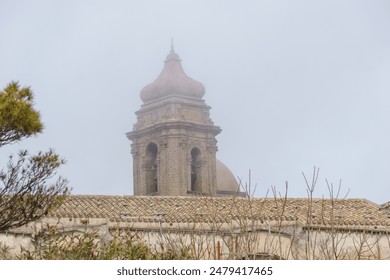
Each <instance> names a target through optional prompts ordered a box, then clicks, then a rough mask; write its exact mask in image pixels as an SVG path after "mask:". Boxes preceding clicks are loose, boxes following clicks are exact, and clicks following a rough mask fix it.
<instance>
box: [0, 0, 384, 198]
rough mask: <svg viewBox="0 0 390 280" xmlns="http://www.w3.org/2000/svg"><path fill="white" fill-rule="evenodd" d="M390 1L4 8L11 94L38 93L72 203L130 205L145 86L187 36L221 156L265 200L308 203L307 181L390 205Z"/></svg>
mask: <svg viewBox="0 0 390 280" xmlns="http://www.w3.org/2000/svg"><path fill="white" fill-rule="evenodd" d="M389 30H390V1H388V0H382V1H380V0H367V1H359V0H350V1H347V0H346V1H341V0H335V1H333V0H326V1H311V0H306V1H304V0H299V1H291V0H284V1H282V0H281V1H260V0H253V1H245V0H244V1H242V0H241V1H226V0H224V1H222V0H221V1H210V0H208V1H204V0H194V1H179V0H176V1H173V0H167V1H151V0H138V1H130V0H129V1H125V0H123V1H119V0H106V1H96V0H94V1H92V0H90V1H81V0H72V1H69V0H68V1H53V0H46V1H44V0H36V1H34V0H33V1H30V0H25V1H22V0H0V87H1V88H4V87H5V86H6V85H7V83H9V82H10V81H12V80H17V81H19V82H20V83H21V84H22V85H24V86H31V88H32V89H33V91H34V93H35V98H36V99H35V104H36V106H35V107H36V108H37V109H38V110H39V111H40V112H41V117H42V121H43V122H44V124H45V130H44V132H43V134H41V135H39V136H37V137H34V138H32V139H29V140H26V141H22V142H20V143H18V144H15V145H12V146H6V147H3V148H2V149H1V151H0V157H1V158H0V163H1V166H4V165H5V158H6V156H7V155H9V154H10V153H13V152H15V151H18V150H20V149H29V150H30V152H31V153H36V152H38V151H39V150H47V149H49V148H50V147H51V148H54V150H55V151H56V152H57V153H59V154H60V155H61V156H62V157H64V158H65V159H66V160H67V164H66V166H64V167H63V168H61V170H60V172H59V173H60V174H61V175H63V176H64V177H66V178H68V180H69V181H70V185H71V187H72V188H73V191H72V193H73V194H104V195H131V194H132V193H133V186H132V157H131V153H130V144H131V142H130V141H129V140H128V139H127V138H126V136H125V133H126V132H128V131H131V130H132V127H133V124H134V123H135V122H136V116H135V111H137V110H138V109H139V108H140V106H141V104H142V101H141V99H140V97H139V93H140V91H141V89H142V88H143V87H144V86H146V85H147V84H148V83H150V82H152V81H154V80H155V79H156V78H157V76H158V75H159V73H160V71H161V70H162V68H163V61H164V60H165V57H166V55H167V54H168V52H169V50H170V42H171V38H172V37H173V38H174V45H175V50H176V52H177V53H178V54H179V55H180V58H181V59H182V65H183V68H184V70H185V72H186V73H187V75H188V76H190V77H191V78H193V79H195V80H197V81H199V82H201V83H202V84H203V85H204V86H205V88H206V94H205V96H204V99H205V100H206V103H207V104H208V105H210V106H211V107H212V109H211V117H212V119H213V120H214V123H215V125H218V126H220V127H221V128H222V133H221V134H220V135H218V136H217V140H218V148H219V151H218V154H217V157H218V158H219V159H220V160H221V161H223V162H224V163H225V164H226V165H227V166H229V168H230V169H231V170H232V172H233V173H234V175H235V176H238V177H240V178H242V180H243V181H244V182H246V181H248V170H249V169H250V170H251V173H252V176H251V177H252V178H251V181H252V183H253V185H254V184H255V183H256V184H257V190H256V194H255V195H256V196H257V197H262V196H264V195H265V194H266V192H267V190H268V189H269V188H270V187H271V186H275V187H276V188H277V189H278V190H280V191H281V192H283V190H284V184H285V181H288V184H289V190H288V196H289V197H305V196H306V189H305V182H304V179H303V176H302V172H304V173H305V174H306V175H307V176H309V177H310V176H311V174H312V172H313V168H314V166H316V167H319V168H320V177H319V180H318V185H317V189H316V191H315V196H316V197H322V196H323V195H324V196H325V197H327V196H328V190H327V187H326V183H325V178H327V179H328V181H330V182H333V183H334V184H335V185H338V184H339V180H340V179H341V180H342V190H341V196H343V195H345V194H346V192H347V191H348V189H349V190H350V191H349V194H348V197H349V198H366V199H369V200H371V201H373V202H375V203H379V204H381V203H384V202H386V201H389V200H390V180H389V179H388V177H389V176H388V175H389V174H390V110H389V104H390V97H389V96H390V36H389V34H390V33H389Z"/></svg>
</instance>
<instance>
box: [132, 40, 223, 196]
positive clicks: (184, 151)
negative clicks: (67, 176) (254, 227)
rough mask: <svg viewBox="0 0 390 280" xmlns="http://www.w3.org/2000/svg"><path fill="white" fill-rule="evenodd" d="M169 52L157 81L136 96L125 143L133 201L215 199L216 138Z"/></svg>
mask: <svg viewBox="0 0 390 280" xmlns="http://www.w3.org/2000/svg"><path fill="white" fill-rule="evenodd" d="M204 93H205V89H204V86H203V85H202V84H201V83H199V82H197V81H195V80H193V79H191V78H190V77H188V76H187V75H186V74H185V73H184V71H183V68H182V66H181V60H180V58H179V56H178V55H177V54H176V53H175V51H174V49H173V46H171V52H170V53H169V55H168V56H167V58H166V60H165V65H164V68H163V70H162V72H161V74H160V76H159V77H158V78H157V79H156V80H155V81H154V82H153V83H151V84H149V85H147V86H145V87H144V88H143V89H142V91H141V99H142V101H143V104H142V106H141V109H140V110H139V111H137V112H136V115H137V123H136V124H135V125H134V128H133V131H131V132H128V133H127V137H128V138H129V139H130V140H131V141H132V142H133V144H132V150H131V152H132V155H133V180H134V195H166V196H187V195H211V196H215V195H217V182H216V180H217V179H216V152H217V145H216V144H217V141H216V139H215V136H216V135H217V134H219V133H220V132H221V129H220V128H219V127H218V126H215V125H214V123H213V121H212V120H211V119H210V117H209V111H210V107H209V106H207V104H206V103H205V101H204V100H203V99H202V97H203V95H204Z"/></svg>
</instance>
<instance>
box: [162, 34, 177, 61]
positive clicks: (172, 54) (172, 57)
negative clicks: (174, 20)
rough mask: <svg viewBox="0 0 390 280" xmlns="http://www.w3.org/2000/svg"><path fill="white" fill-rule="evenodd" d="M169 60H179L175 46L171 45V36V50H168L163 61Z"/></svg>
mask: <svg viewBox="0 0 390 280" xmlns="http://www.w3.org/2000/svg"><path fill="white" fill-rule="evenodd" d="M170 60H177V61H180V58H179V56H178V55H177V54H176V53H175V48H174V46H173V37H172V38H171V51H170V52H169V54H168V56H167V59H166V60H165V62H167V61H170Z"/></svg>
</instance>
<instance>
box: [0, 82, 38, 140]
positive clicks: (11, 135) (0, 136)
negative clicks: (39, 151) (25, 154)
mask: <svg viewBox="0 0 390 280" xmlns="http://www.w3.org/2000/svg"><path fill="white" fill-rule="evenodd" d="M33 105H34V103H33V92H32V90H31V89H30V88H29V87H24V88H21V87H20V85H19V83H18V82H11V83H9V84H8V85H7V87H6V88H5V89H4V90H3V91H0V147H1V146H4V145H6V144H10V143H13V142H17V141H20V140H22V139H23V138H26V137H29V136H32V135H36V134H38V133H40V132H41V131H42V129H43V124H42V122H41V120H40V115H39V112H38V111H36V110H35V109H34V107H33Z"/></svg>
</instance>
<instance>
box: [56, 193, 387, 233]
mask: <svg viewBox="0 0 390 280" xmlns="http://www.w3.org/2000/svg"><path fill="white" fill-rule="evenodd" d="M332 209H333V211H332ZM49 217H52V218H107V219H110V220H111V221H124V222H125V221H140V222H142V221H144V222H148V221H149V222H153V221H158V220H161V219H162V220H163V221H165V222H195V221H199V222H201V221H202V222H210V221H214V222H228V221H231V220H237V219H242V218H245V219H255V220H261V221H278V220H279V219H280V218H281V220H282V221H287V222H288V221H297V222H298V223H302V224H303V225H304V224H306V222H307V220H311V224H313V225H318V226H321V225H325V226H329V225H330V224H332V225H337V226H342V227H346V226H347V227H348V226H351V227H354V226H359V227H374V228H377V227H378V228H386V229H389V227H390V215H389V214H388V213H386V212H384V211H380V206H378V205H376V204H374V203H372V202H370V201H368V200H365V199H340V200H327V199H313V200H312V203H309V200H308V199H304V198H302V199H300V198H294V199H287V200H284V199H272V198H267V199H262V198H252V199H248V198H232V197H213V198H211V197H161V196H93V195H88V196H83V195H72V196H69V197H68V198H66V200H65V202H64V204H63V205H62V206H61V207H60V208H59V209H57V210H55V211H52V212H51V213H50V214H49Z"/></svg>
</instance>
